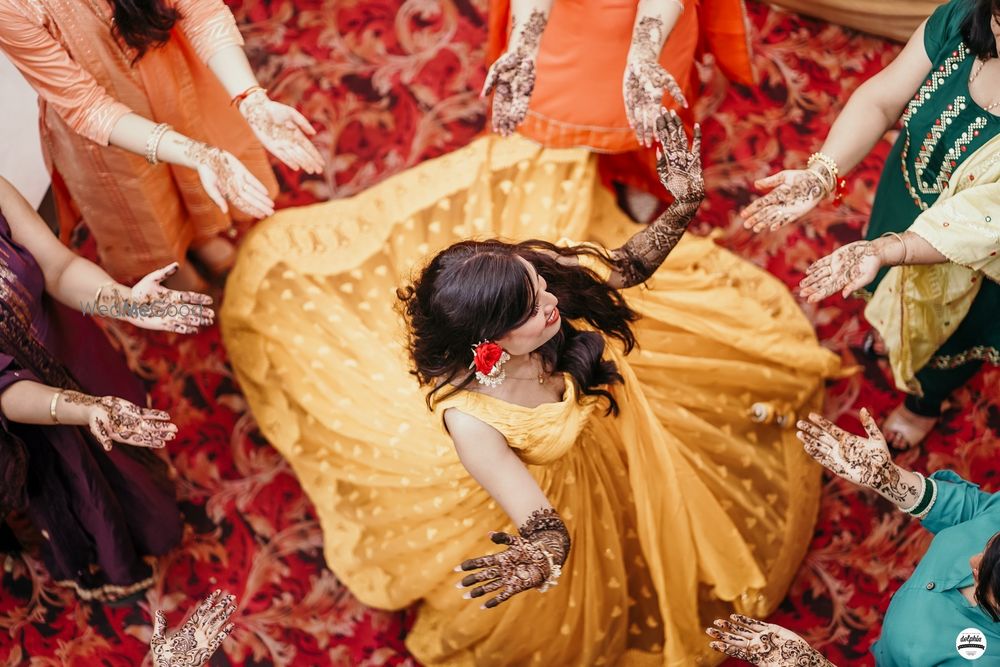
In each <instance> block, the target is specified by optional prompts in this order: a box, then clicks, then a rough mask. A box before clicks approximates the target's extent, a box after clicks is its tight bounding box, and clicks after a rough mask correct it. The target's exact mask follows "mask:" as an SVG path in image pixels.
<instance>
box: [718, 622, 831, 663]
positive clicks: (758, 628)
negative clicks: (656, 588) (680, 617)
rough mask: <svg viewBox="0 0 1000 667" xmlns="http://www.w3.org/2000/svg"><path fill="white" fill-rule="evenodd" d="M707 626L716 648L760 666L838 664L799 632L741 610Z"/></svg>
mask: <svg viewBox="0 0 1000 667" xmlns="http://www.w3.org/2000/svg"><path fill="white" fill-rule="evenodd" d="M714 625H715V626H716V627H714V628H708V629H707V630H705V632H706V634H708V636H710V637H712V639H714V640H715V641H713V642H711V643H710V644H709V646H711V647H712V648H713V649H715V650H716V651H719V652H720V653H724V654H726V655H728V656H730V657H733V658H739V659H740V660H746V661H747V662H749V663H751V664H754V665H757V666H758V667H789V666H791V665H794V666H795V667H835V666H834V665H833V663H831V662H830V661H829V660H827V659H826V658H824V657H823V655H822V654H820V653H819V652H818V651H817V650H816V649H814V648H813V647H811V646H809V644H808V643H806V641H805V640H804V639H802V638H801V637H799V636H798V635H797V634H795V633H794V632H792V631H791V630H788V629H786V628H783V627H781V626H780V625H773V624H770V623H762V622H761V621H758V620H756V619H752V618H748V617H746V616H743V615H741V614H732V615H731V616H730V617H729V620H724V619H719V620H717V621H715V623H714Z"/></svg>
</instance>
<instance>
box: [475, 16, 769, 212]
mask: <svg viewBox="0 0 1000 667" xmlns="http://www.w3.org/2000/svg"><path fill="white" fill-rule="evenodd" d="M684 5H685V9H684V12H683V13H682V14H681V16H680V17H679V18H678V20H677V23H676V25H675V26H674V28H673V30H672V31H671V33H670V36H669V38H668V39H667V41H666V43H665V44H664V45H663V50H662V52H661V54H660V64H661V65H662V66H663V67H664V69H666V70H667V71H668V72H670V74H671V75H673V77H674V78H675V79H676V80H677V83H678V84H680V86H681V88H682V89H683V91H684V95H685V97H686V98H687V100H688V103H689V104H691V105H693V104H694V102H695V100H696V97H697V93H698V77H697V70H696V68H695V66H694V61H695V58H696V57H698V56H699V55H701V54H704V53H711V54H712V55H713V56H714V58H715V60H716V62H717V63H718V64H719V66H720V68H721V69H722V71H723V73H725V74H726V75H727V76H728V77H730V78H731V79H733V80H735V81H740V82H742V83H747V84H750V83H752V82H753V79H754V76H753V71H752V68H751V63H750V52H749V44H748V41H747V21H746V12H745V10H744V7H743V2H742V0H701V1H700V2H698V1H697V0H685V2H684ZM636 7H637V3H636V2H622V1H621V0H555V2H553V5H552V13H551V15H550V16H549V22H548V24H547V25H546V27H545V32H544V34H543V35H542V42H541V48H540V50H539V53H538V60H537V63H536V66H537V69H536V72H537V75H536V81H535V89H534V92H533V93H532V96H531V104H530V105H529V107H528V116H527V118H525V120H524V122H523V123H522V124H521V125H520V126H519V127H518V132H519V133H520V134H522V135H524V136H526V137H528V138H529V139H532V140H533V141H536V142H538V143H540V144H541V145H543V146H546V147H551V148H571V147H577V146H582V147H586V148H589V149H591V150H594V151H597V152H600V153H628V154H627V155H619V156H608V158H607V159H605V160H602V162H603V164H602V165H601V167H602V169H601V171H602V175H603V176H606V177H607V176H613V179H614V180H618V181H622V182H627V183H629V184H630V185H635V186H637V187H641V188H644V189H647V190H649V191H651V192H654V193H661V192H662V189H663V188H662V186H661V185H660V183H659V180H658V179H657V178H656V169H655V152H654V151H653V149H645V148H641V147H640V146H639V142H638V141H637V140H636V138H635V132H634V131H633V130H632V128H630V127H629V125H628V119H627V117H626V115H625V104H624V100H623V97H622V77H623V76H624V73H625V65H626V58H627V56H628V50H629V46H630V44H631V41H632V27H633V25H634V23H635V17H636ZM509 24H510V2H509V0H491V1H490V26H489V43H488V47H487V50H488V56H487V57H488V60H489V62H491V63H492V62H493V61H494V60H495V59H496V58H497V57H499V55H500V54H501V53H503V51H504V49H505V48H506V46H507V37H508V34H509V27H510V25H509ZM663 104H664V105H665V106H666V107H668V108H676V107H677V105H676V103H675V102H674V101H673V99H672V98H671V97H670V96H669V95H664V100H663ZM681 113H682V115H685V120H687V121H688V124H689V125H690V121H691V120H692V119H691V118H690V117H688V116H687V114H685V113H684V112H683V111H682V112H681ZM609 171H612V172H614V173H613V174H608V172H609ZM605 180H608V179H607V178H606V179H605Z"/></svg>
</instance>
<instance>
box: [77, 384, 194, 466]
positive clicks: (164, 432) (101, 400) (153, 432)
mask: <svg viewBox="0 0 1000 667" xmlns="http://www.w3.org/2000/svg"><path fill="white" fill-rule="evenodd" d="M63 400H64V401H65V402H66V403H68V404H71V405H78V406H81V407H82V408H84V410H85V411H86V417H87V425H88V426H89V427H90V432H91V433H92V434H93V435H94V437H95V438H97V441H98V442H100V443H101V446H102V447H104V451H107V452H110V451H111V447H112V443H113V442H120V443H122V444H124V445H132V446H134V447H150V448H153V449H160V448H162V447H165V446H166V444H167V442H168V441H170V440H173V439H174V438H175V437H177V426H176V425H174V424H173V423H171V421H170V415H169V414H167V413H166V412H164V411H163V410H153V409H151V408H141V407H139V406H138V405H136V404H135V403H131V402H129V401H126V400H125V399H124V398H118V397H117V396H90V395H89V394H81V393H80V392H77V391H66V392H63Z"/></svg>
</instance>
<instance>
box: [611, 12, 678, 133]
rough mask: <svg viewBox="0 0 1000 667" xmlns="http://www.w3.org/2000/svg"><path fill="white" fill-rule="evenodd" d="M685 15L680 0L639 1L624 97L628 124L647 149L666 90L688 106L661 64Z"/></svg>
mask: <svg viewBox="0 0 1000 667" xmlns="http://www.w3.org/2000/svg"><path fill="white" fill-rule="evenodd" d="M683 12H684V3H682V2H681V1H680V0H639V5H638V7H637V9H636V14H635V23H634V24H633V25H632V42H631V44H630V45H629V50H628V59H627V60H626V63H625V74H624V76H623V77H622V96H623V99H624V102H625V116H626V118H628V124H629V126H630V127H631V128H632V129H633V130H635V135H636V138H637V139H638V140H639V143H640V144H642V145H644V146H646V147H647V148H648V147H650V146H652V145H653V139H654V136H653V133H654V128H655V123H656V117H657V116H658V115H659V112H660V107H661V105H662V104H663V93H664V91H666V92H667V93H669V94H670V97H672V98H673V99H674V101H675V102H676V103H677V104H678V105H680V106H682V107H686V106H687V100H685V99H684V93H683V92H682V91H681V87H680V85H679V84H678V83H677V80H676V79H674V77H673V75H671V74H670V72H668V71H667V70H665V69H663V67H662V66H661V65H660V52H661V51H662V50H663V43H664V42H666V41H667V37H668V36H669V35H670V33H671V32H672V31H673V29H674V26H675V25H676V24H677V19H679V18H680V16H681V14H682V13H683Z"/></svg>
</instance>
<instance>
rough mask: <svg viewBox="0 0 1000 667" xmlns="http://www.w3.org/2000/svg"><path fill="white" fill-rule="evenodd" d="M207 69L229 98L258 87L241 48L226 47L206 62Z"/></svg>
mask: <svg viewBox="0 0 1000 667" xmlns="http://www.w3.org/2000/svg"><path fill="white" fill-rule="evenodd" d="M208 68H209V69H210V70H212V73H213V74H215V78H217V79H218V80H219V82H220V83H221V84H222V86H223V88H225V89H226V92H227V93H229V96H230V97H236V96H237V95H239V94H240V93H243V92H245V91H246V90H248V89H250V88H252V87H253V86H257V85H259V84H258V83H257V77H256V76H255V75H254V73H253V68H251V67H250V61H249V60H247V54H246V53H245V52H244V51H243V47H241V46H237V45H233V46H228V47H226V48H224V49H222V50H220V51H218V52H217V53H216V54H215V55H213V56H212V58H211V59H210V60H209V61H208Z"/></svg>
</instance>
